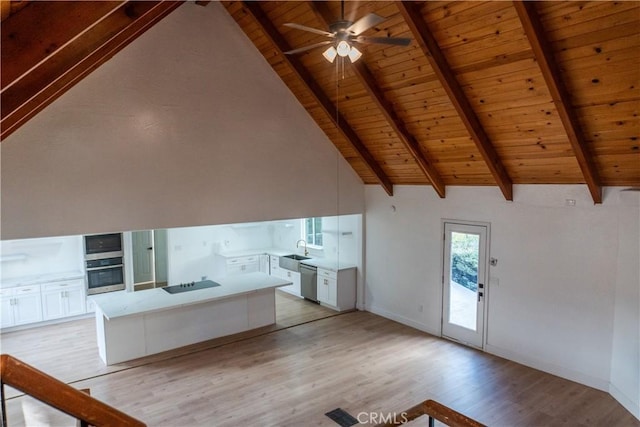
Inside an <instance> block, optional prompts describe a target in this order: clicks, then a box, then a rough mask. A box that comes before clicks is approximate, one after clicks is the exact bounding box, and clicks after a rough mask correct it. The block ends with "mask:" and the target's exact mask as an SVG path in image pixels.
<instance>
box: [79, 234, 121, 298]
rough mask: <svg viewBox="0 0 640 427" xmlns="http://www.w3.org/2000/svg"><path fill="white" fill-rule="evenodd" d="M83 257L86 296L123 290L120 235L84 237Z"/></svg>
mask: <svg viewBox="0 0 640 427" xmlns="http://www.w3.org/2000/svg"><path fill="white" fill-rule="evenodd" d="M84 257H85V266H86V270H87V295H94V294H100V293H103V292H112V291H121V290H123V289H125V283H124V262H123V258H124V251H123V249H122V233H111V234H94V235H90V236H84Z"/></svg>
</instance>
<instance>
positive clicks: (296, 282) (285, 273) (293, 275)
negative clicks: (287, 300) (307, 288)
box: [276, 268, 300, 297]
mask: <svg viewBox="0 0 640 427" xmlns="http://www.w3.org/2000/svg"><path fill="white" fill-rule="evenodd" d="M276 277H280V278H282V279H285V280H288V281H290V282H292V284H291V285H289V286H281V287H279V288H278V289H281V290H283V291H285V292H288V293H290V294H291V295H295V296H298V297H299V296H300V273H298V272H296V271H291V270H287V269H286V268H279V269H278V275H277V276H276Z"/></svg>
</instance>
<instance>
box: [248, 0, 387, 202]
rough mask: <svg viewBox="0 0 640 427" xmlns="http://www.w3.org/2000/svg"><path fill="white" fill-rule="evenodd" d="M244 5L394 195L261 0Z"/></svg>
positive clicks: (379, 179) (321, 105)
mask: <svg viewBox="0 0 640 427" xmlns="http://www.w3.org/2000/svg"><path fill="white" fill-rule="evenodd" d="M243 6H244V8H245V10H247V11H248V12H249V13H250V14H251V15H252V16H253V18H254V19H255V21H256V22H257V23H258V24H259V25H260V27H261V28H262V30H263V32H264V33H265V35H266V36H267V37H268V38H269V39H270V40H271V42H272V43H273V44H274V45H275V46H276V48H277V49H278V51H279V53H280V55H282V57H283V60H284V61H285V62H286V63H288V64H289V66H290V67H291V69H292V70H293V71H294V72H295V73H296V75H297V76H298V78H299V79H300V81H301V82H302V83H304V85H305V86H306V87H307V89H309V91H310V92H311V94H312V95H313V96H314V98H315V99H316V101H317V102H318V104H319V106H320V107H322V109H323V110H324V112H325V113H326V114H327V116H328V117H329V118H330V119H331V120H332V121H333V123H334V124H335V125H336V127H337V128H338V130H340V132H341V133H342V135H343V136H344V137H345V138H346V139H347V141H349V142H350V143H351V145H352V146H353V148H354V149H355V150H356V152H357V153H358V154H359V155H360V157H361V158H362V160H363V161H364V162H365V164H366V165H367V167H368V168H369V169H370V170H371V172H372V173H373V174H374V175H375V177H376V179H377V180H378V182H379V183H380V185H382V187H383V188H384V189H385V191H386V192H387V194H389V195H390V196H392V195H393V184H392V183H391V180H390V179H389V177H388V176H387V175H386V173H385V172H384V171H383V170H382V168H381V167H380V165H379V164H378V162H377V161H376V160H375V159H374V157H373V156H372V155H371V153H370V152H369V150H368V149H367V147H366V146H365V145H364V143H363V142H362V140H361V139H360V138H359V137H358V135H357V134H356V132H355V131H354V130H353V129H352V128H351V127H350V126H349V125H348V123H347V121H346V120H345V118H344V117H343V116H342V114H340V113H339V112H337V111H338V110H337V109H336V107H335V105H334V104H333V103H332V102H331V100H330V99H329V97H328V96H327V95H326V94H325V93H324V92H323V90H322V88H321V87H320V85H318V83H317V82H316V81H315V80H314V79H313V77H312V76H311V73H309V71H308V70H307V69H306V68H305V67H304V65H302V62H301V61H300V60H299V59H297V58H296V57H294V56H292V55H285V54H284V52H286V51H289V50H291V49H292V48H291V46H290V45H289V43H288V42H287V41H286V40H285V39H284V37H283V36H282V34H280V33H279V32H278V30H277V29H276V28H275V27H274V26H273V24H272V23H271V21H270V20H269V19H268V18H267V16H266V15H265V13H264V12H263V11H262V9H261V8H260V5H259V4H258V2H252V1H244V2H243Z"/></svg>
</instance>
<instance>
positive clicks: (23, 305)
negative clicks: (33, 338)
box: [0, 285, 42, 328]
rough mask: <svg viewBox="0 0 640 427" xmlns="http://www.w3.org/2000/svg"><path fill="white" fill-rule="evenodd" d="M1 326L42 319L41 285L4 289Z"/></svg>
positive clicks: (5, 326) (22, 323)
mask: <svg viewBox="0 0 640 427" xmlns="http://www.w3.org/2000/svg"><path fill="white" fill-rule="evenodd" d="M1 292H2V293H1V297H0V299H1V300H2V318H1V319H0V320H1V322H2V323H0V327H2V328H7V327H10V326H17V325H24V324H27V323H33V322H39V321H41V320H42V304H41V299H40V285H33V286H20V287H15V288H8V289H2V291H1Z"/></svg>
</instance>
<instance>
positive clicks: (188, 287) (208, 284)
mask: <svg viewBox="0 0 640 427" xmlns="http://www.w3.org/2000/svg"><path fill="white" fill-rule="evenodd" d="M216 286H220V283H217V282H214V281H213V280H203V281H201V282H190V283H180V284H179V285H173V286H165V287H164V288H162V289H164V290H165V291H167V292H169V293H170V294H180V293H182V292H189V291H197V290H198V289H206V288H215V287H216Z"/></svg>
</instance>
